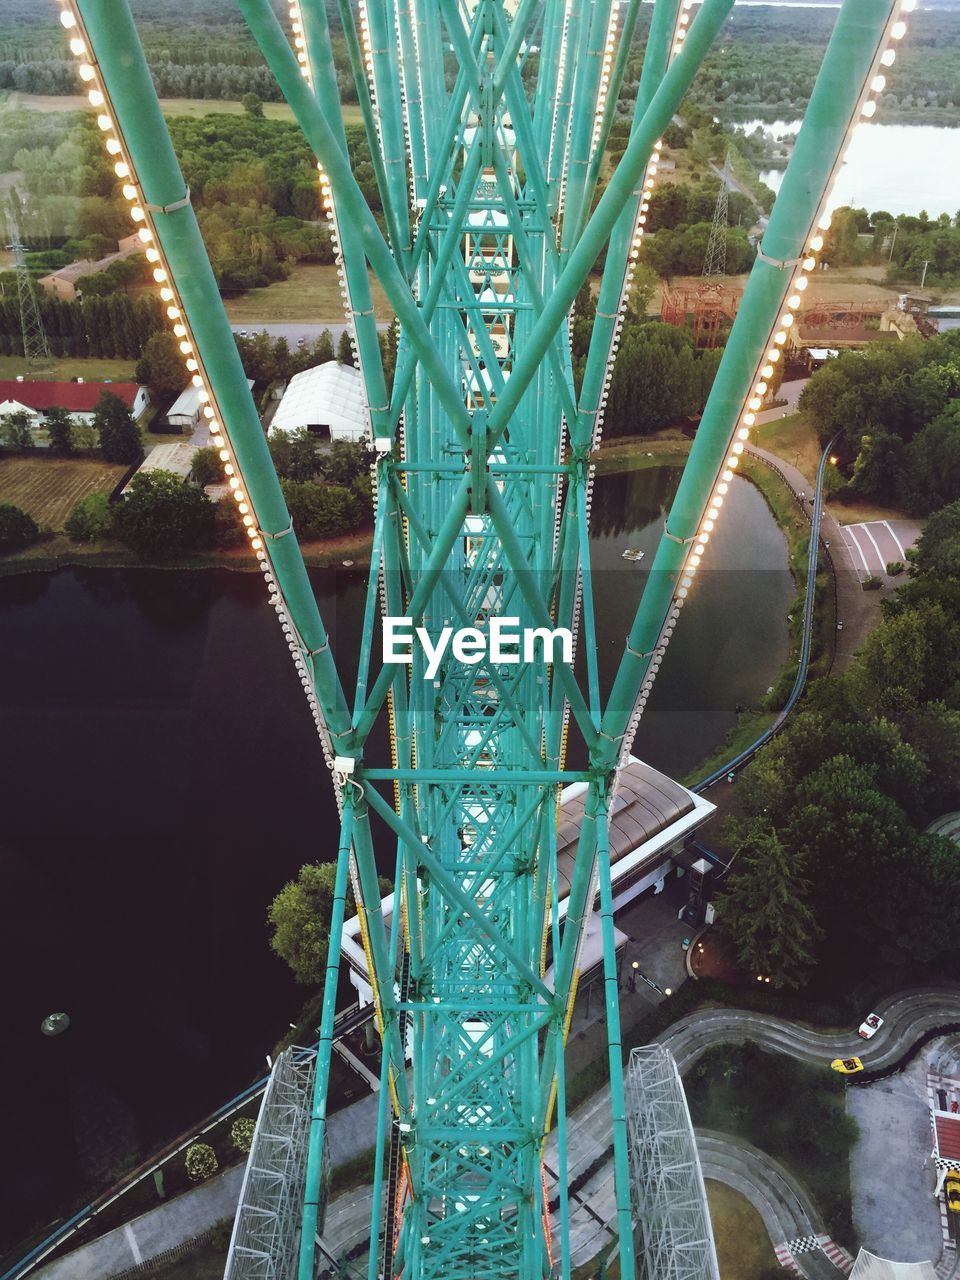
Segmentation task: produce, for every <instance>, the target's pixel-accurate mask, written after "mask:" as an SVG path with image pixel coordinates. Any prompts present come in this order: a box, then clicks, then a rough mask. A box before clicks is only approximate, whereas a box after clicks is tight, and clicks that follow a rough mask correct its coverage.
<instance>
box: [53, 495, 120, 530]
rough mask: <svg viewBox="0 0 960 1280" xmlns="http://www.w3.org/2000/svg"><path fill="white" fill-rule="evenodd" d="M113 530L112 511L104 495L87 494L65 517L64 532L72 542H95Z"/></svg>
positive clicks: (108, 500)
mask: <svg viewBox="0 0 960 1280" xmlns="http://www.w3.org/2000/svg"><path fill="white" fill-rule="evenodd" d="M112 528H113V510H112V508H111V506H110V499H109V498H108V497H107V495H106V494H105V493H88V494H87V496H86V497H85V498H81V499H80V501H79V502H78V503H77V505H76V506H75V507H74V508H73V510H72V511H71V512H70V514H69V515H68V516H67V520H66V524H65V525H64V532H65V533H66V535H67V537H68V538H72V539H73V541H74V542H95V541H96V540H97V538H104V537H106V536H107V535H108V534H109V533H110V531H111V529H112Z"/></svg>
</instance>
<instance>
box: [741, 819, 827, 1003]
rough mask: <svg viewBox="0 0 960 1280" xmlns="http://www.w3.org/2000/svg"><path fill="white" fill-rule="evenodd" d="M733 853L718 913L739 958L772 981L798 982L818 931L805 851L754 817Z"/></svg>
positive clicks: (811, 960)
mask: <svg viewBox="0 0 960 1280" xmlns="http://www.w3.org/2000/svg"><path fill="white" fill-rule="evenodd" d="M736 853H738V854H739V857H738V860H737V863H736V872H735V873H734V874H732V877H731V879H730V881H729V882H728V884H727V886H726V888H725V889H724V892H723V896H722V897H721V899H720V903H719V909H718V915H719V919H720V922H721V924H722V925H723V928H724V930H725V932H726V933H727V934H728V936H729V937H730V938H732V940H733V943H734V946H735V948H736V952H737V959H738V961H739V963H740V964H741V965H742V966H743V968H744V969H747V970H749V971H750V972H751V973H762V974H764V975H770V977H772V979H773V984H774V986H777V987H799V986H801V985H802V984H803V982H804V980H805V979H806V978H807V976H808V975H809V973H810V971H811V969H812V968H813V964H814V957H813V947H814V945H815V943H816V942H817V941H818V939H819V938H820V937H821V936H822V930H821V929H820V927H819V926H818V924H817V922H816V919H815V917H814V914H813V911H812V910H811V907H810V880H809V879H808V878H807V876H806V874H805V872H806V867H805V860H804V857H803V855H802V854H800V853H796V852H791V851H789V850H788V849H787V848H786V847H785V846H784V844H783V842H782V841H781V839H780V838H779V836H778V835H777V833H776V832H775V831H773V830H772V829H770V828H767V829H764V828H763V827H762V826H761V825H760V824H759V823H757V822H751V823H749V824H747V825H746V827H745V829H744V830H743V831H742V833H741V839H740V844H739V848H738V849H737V851H736Z"/></svg>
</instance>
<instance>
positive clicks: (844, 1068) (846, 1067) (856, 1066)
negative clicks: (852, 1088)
mask: <svg viewBox="0 0 960 1280" xmlns="http://www.w3.org/2000/svg"><path fill="white" fill-rule="evenodd" d="M830 1066H831V1067H833V1069H834V1071H839V1072H840V1074H841V1075H842V1076H852V1075H853V1074H854V1072H855V1071H862V1070H863V1063H862V1062H861V1061H860V1059H859V1058H834V1060H833V1061H832V1062H831V1063H830Z"/></svg>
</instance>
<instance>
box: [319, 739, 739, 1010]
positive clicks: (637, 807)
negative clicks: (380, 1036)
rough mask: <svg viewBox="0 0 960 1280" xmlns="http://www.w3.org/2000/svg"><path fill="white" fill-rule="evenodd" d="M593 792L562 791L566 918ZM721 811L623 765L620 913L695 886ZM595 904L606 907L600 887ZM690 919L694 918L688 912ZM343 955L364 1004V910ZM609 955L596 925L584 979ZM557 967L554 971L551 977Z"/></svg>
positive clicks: (614, 852) (614, 825) (386, 909)
mask: <svg viewBox="0 0 960 1280" xmlns="http://www.w3.org/2000/svg"><path fill="white" fill-rule="evenodd" d="M586 797H587V784H586V783H585V782H574V783H571V784H569V785H568V786H566V787H564V788H563V791H562V792H561V796H560V821H559V824H558V826H557V882H558V885H559V889H560V893H559V903H558V915H559V919H560V921H561V922H562V921H563V920H564V919H565V918H566V914H567V899H568V897H569V894H570V885H571V881H572V879H573V867H574V860H575V858H576V852H577V841H578V840H579V837H580V825H581V823H582V821H583V814H584V807H585V804H586ZM715 811H716V805H714V804H711V802H710V801H709V800H705V799H704V798H703V796H700V795H697V793H696V792H695V791H691V790H690V789H689V788H687V787H684V786H682V785H681V784H680V783H679V782H675V781H674V780H673V779H672V778H669V777H667V775H666V774H663V773H660V772H659V771H658V770H657V769H654V768H653V767H652V766H651V765H648V764H645V763H644V762H643V761H642V760H638V759H636V757H635V756H631V757H630V760H629V762H628V763H627V764H626V765H625V766H624V768H623V769H622V770H621V771H620V777H619V783H618V786H617V792H616V796H615V797H614V801H613V806H612V809H611V814H610V867H611V881H612V888H613V909H614V913H618V912H620V911H623V910H624V909H625V908H627V907H628V906H630V904H631V903H633V902H635V901H636V900H637V898H639V897H640V896H641V895H642V894H644V893H648V892H652V893H660V892H662V890H663V889H664V888H665V886H666V882H667V879H668V877H669V876H671V875H674V876H675V875H678V874H679V875H685V874H686V873H687V872H690V873H691V876H690V880H691V892H693V886H694V881H697V879H698V877H697V876H696V875H695V874H693V873H694V872H695V871H696V868H697V867H699V866H700V865H701V860H700V859H699V856H698V850H696V849H695V848H693V847H692V846H693V843H694V835H695V833H696V832H697V831H698V830H699V829H700V828H701V827H702V826H703V824H704V823H705V822H706V821H707V820H708V819H709V818H710V817H711V816H712V815H713V814H714V812H715ZM477 821H478V822H480V821H482V815H481V814H478V815H477ZM475 838H476V832H475V831H470V830H466V829H464V830H463V839H464V841H465V843H470V842H471V841H472V840H474V839H475ZM698 887H699V885H698ZM393 898H394V895H393V894H392V893H389V894H387V895H386V896H385V897H384V899H383V901H382V909H383V920H384V926H385V928H386V931H387V934H388V936H389V933H390V926H391V922H392V918H393ZM594 907H595V909H596V910H597V911H599V892H598V893H597V897H596V900H595V902H594ZM684 910H686V908H685V909H684ZM683 918H684V919H686V918H687V917H686V916H685V915H684V916H683ZM625 940H626V939H625V937H623V936H622V935H620V936H618V938H617V947H618V950H619V948H620V946H621V944H622V942H623V941H625ZM343 957H344V959H345V960H346V962H347V968H348V973H349V976H350V982H351V984H352V985H353V987H354V990H355V991H356V993H357V997H358V1000H359V1003H360V1005H361V1007H362V1006H364V1005H367V1004H369V1003H370V1002H371V1001H372V999H373V993H372V990H371V986H370V974H369V969H368V968H367V958H366V954H365V952H364V947H363V930H362V927H361V921H360V917H359V916H354V917H353V918H352V919H350V920H347V921H346V923H345V924H344V926H343ZM601 959H602V946H601V942H600V934H599V925H598V924H596V925H595V926H594V927H588V928H587V931H586V935H585V944H584V953H583V954H582V956H581V964H582V970H581V971H582V973H583V975H584V979H583V980H585V979H587V978H589V976H590V975H589V972H588V970H589V968H590V967H591V966H593V967H596V968H599V965H600V962H601ZM549 973H550V971H549V970H548V975H549ZM583 980H582V981H583Z"/></svg>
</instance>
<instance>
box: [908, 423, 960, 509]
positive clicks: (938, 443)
mask: <svg viewBox="0 0 960 1280" xmlns="http://www.w3.org/2000/svg"><path fill="white" fill-rule="evenodd" d="M901 487H902V489H903V492H904V496H905V498H906V501H907V504H908V505H909V507H910V510H911V511H913V512H915V513H916V514H917V515H921V516H923V515H929V514H930V512H931V511H936V509H937V508H938V507H941V506H943V504H944V503H945V502H949V501H950V500H951V499H952V498H955V497H956V496H957V494H960V400H953V401H951V402H950V404H949V405H948V406H947V408H946V409H945V410H944V411H943V413H941V414H939V415H938V417H936V418H934V419H933V421H932V422H930V423H928V424H927V426H925V427H924V428H923V430H922V431H919V432H918V433H917V435H915V436H914V438H913V439H912V440H911V441H910V444H909V445H908V446H907V449H906V467H905V474H904V476H903V479H902V484H901Z"/></svg>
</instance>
